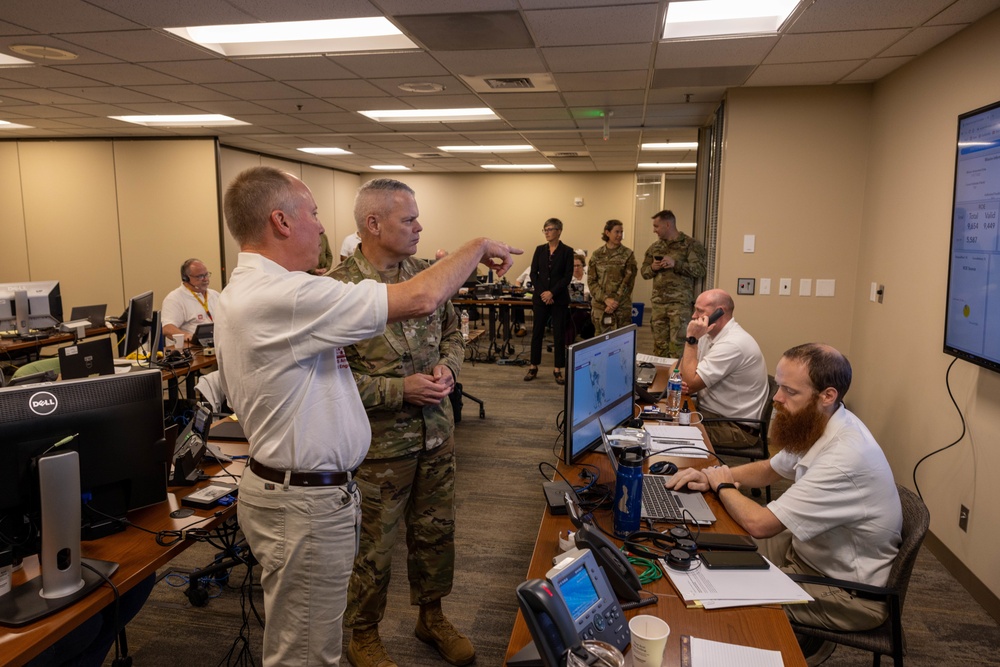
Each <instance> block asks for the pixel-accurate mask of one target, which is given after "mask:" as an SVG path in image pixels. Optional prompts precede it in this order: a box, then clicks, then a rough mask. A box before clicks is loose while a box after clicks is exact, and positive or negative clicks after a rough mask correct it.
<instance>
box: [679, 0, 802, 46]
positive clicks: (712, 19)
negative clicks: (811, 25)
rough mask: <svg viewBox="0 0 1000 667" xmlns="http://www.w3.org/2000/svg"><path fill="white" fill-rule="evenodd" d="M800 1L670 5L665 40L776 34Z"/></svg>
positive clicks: (709, 0) (712, 0)
mask: <svg viewBox="0 0 1000 667" xmlns="http://www.w3.org/2000/svg"><path fill="white" fill-rule="evenodd" d="M799 2H800V0H754V1H753V2H749V1H748V0H689V1H688V2H671V3H669V4H668V5H667V20H666V22H665V23H664V26H663V39H695V38H699V37H722V36H727V35H759V34H772V35H773V34H776V33H777V32H778V29H779V28H780V27H781V24H783V23H784V22H785V20H786V19H787V18H788V17H789V15H790V14H791V13H792V12H793V11H794V10H795V8H796V7H797V6H798V5H799Z"/></svg>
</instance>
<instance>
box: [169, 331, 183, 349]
mask: <svg viewBox="0 0 1000 667" xmlns="http://www.w3.org/2000/svg"><path fill="white" fill-rule="evenodd" d="M171 338H173V339H174V347H175V348H176V349H178V350H182V349H184V334H174V335H173V336H171Z"/></svg>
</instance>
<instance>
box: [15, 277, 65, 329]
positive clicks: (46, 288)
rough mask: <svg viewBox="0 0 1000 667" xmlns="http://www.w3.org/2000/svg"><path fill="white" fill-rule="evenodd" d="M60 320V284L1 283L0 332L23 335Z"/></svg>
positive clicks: (56, 323)
mask: <svg viewBox="0 0 1000 667" xmlns="http://www.w3.org/2000/svg"><path fill="white" fill-rule="evenodd" d="M62 321H63V308H62V296H61V295H60V293H59V281H57V280H43V281H38V282H28V283H2V284H0V331H14V330H16V331H18V332H19V333H22V334H26V333H28V332H29V331H30V330H31V329H35V330H38V329H51V328H52V327H57V326H59V324H60V323H61V322H62Z"/></svg>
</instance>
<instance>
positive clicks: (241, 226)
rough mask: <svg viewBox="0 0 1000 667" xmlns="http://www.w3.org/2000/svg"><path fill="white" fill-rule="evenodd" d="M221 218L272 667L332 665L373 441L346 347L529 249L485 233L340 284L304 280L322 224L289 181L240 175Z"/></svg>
mask: <svg viewBox="0 0 1000 667" xmlns="http://www.w3.org/2000/svg"><path fill="white" fill-rule="evenodd" d="M225 213H226V224H227V225H228V226H229V230H230V232H231V233H232V235H233V237H234V238H235V239H236V240H237V242H238V243H239V244H240V255H239V261H238V265H237V267H236V269H235V270H234V271H233V274H232V279H231V280H230V282H229V284H228V285H227V286H226V289H225V290H223V292H222V296H221V299H220V304H219V310H220V316H219V317H218V318H217V323H216V329H215V339H216V342H217V344H218V354H219V370H220V371H221V376H222V383H223V387H224V390H225V393H226V396H227V397H228V398H229V402H230V405H232V407H233V408H234V410H235V412H236V414H237V415H239V417H240V422H241V423H242V424H243V429H244V431H245V432H246V435H247V439H248V440H249V443H250V460H249V464H248V467H247V469H246V471H245V472H244V474H243V478H242V480H241V482H240V502H239V509H238V512H239V522H240V527H241V528H242V529H243V531H244V533H245V534H246V537H247V541H248V543H249V544H250V548H251V550H252V552H253V554H254V556H255V557H256V558H257V560H258V562H260V564H261V567H262V571H263V574H262V577H261V583H262V586H263V589H264V609H265V614H266V624H265V627H264V664H265V665H267V666H275V665H282V666H285V665H337V664H339V662H340V654H341V637H342V627H341V626H342V620H343V614H344V607H345V604H346V599H347V584H348V581H349V579H350V576H351V570H352V567H353V564H354V556H355V552H356V549H357V530H358V528H359V522H360V508H359V503H360V498H359V493H358V490H357V486H356V485H355V483H354V482H353V480H352V479H351V472H350V471H352V470H354V469H355V468H356V467H357V466H358V465H359V464H360V463H361V461H362V460H363V459H364V457H365V454H366V453H367V451H368V446H369V443H370V441H371V428H370V426H369V422H368V417H367V416H366V414H365V409H364V406H363V405H362V403H361V398H360V397H359V395H358V389H357V386H356V384H355V382H354V377H353V376H352V374H351V369H350V367H349V366H348V363H347V357H346V355H345V354H344V350H343V348H344V347H346V346H348V345H351V344H353V343H357V342H360V341H362V340H365V339H367V338H371V337H373V336H376V335H379V334H381V333H382V331H383V329H384V328H385V325H386V323H387V322H395V321H401V320H407V319H411V318H414V317H419V316H426V315H428V314H430V313H432V312H434V310H436V309H437V308H438V306H440V305H441V304H442V303H444V302H445V301H446V300H447V299H448V298H449V297H450V296H451V295H452V294H454V293H455V292H456V291H457V290H458V287H459V285H461V284H462V282H463V281H464V280H465V278H466V277H467V276H468V275H469V274H470V273H471V272H472V270H473V269H474V268H475V266H476V264H477V263H478V262H479V261H482V262H484V263H486V264H487V265H488V266H490V268H492V269H494V270H496V271H498V273H499V274H500V275H503V273H505V272H506V271H507V269H509V268H510V264H511V257H510V254H511V252H514V253H519V252H520V251H518V250H512V249H510V248H509V247H508V246H507V245H505V244H503V243H498V242H496V241H490V240H489V239H483V238H480V239H476V240H474V241H470V242H469V243H467V244H465V245H463V246H462V247H461V248H459V249H458V250H456V251H455V252H453V253H452V254H451V255H449V256H448V257H446V258H444V259H443V260H441V261H439V262H437V263H436V264H435V265H434V266H432V267H430V268H429V269H427V270H426V271H423V272H421V273H420V274H419V275H418V276H415V277H414V278H412V279H410V280H407V281H405V282H402V283H399V284H394V285H385V284H383V283H377V282H375V281H362V282H361V283H358V284H345V283H341V282H339V281H336V280H330V279H329V278H326V277H322V276H314V275H311V274H309V271H310V270H312V269H313V268H314V267H315V266H316V257H317V253H318V252H319V248H320V233H322V232H323V225H322V223H320V221H319V216H318V210H317V206H316V202H315V200H314V199H313V196H312V193H311V192H310V191H309V188H308V187H306V185H305V184H304V183H303V182H302V181H300V180H299V179H297V178H295V177H294V176H291V175H290V174H287V173H284V172H281V171H279V170H277V169H274V168H272V167H254V168H251V169H248V170H246V171H244V172H242V173H241V174H240V175H239V176H237V177H236V179H234V181H233V182H232V183H231V184H230V186H229V188H228V189H227V191H226V196H225Z"/></svg>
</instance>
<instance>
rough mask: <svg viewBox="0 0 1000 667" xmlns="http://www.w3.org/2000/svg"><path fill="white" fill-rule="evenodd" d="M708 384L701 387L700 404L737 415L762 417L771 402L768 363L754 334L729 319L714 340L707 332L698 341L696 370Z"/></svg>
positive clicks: (727, 415) (749, 417)
mask: <svg viewBox="0 0 1000 667" xmlns="http://www.w3.org/2000/svg"><path fill="white" fill-rule="evenodd" d="M695 372H696V373H697V374H698V377H699V378H701V381H702V382H704V383H705V388H704V389H701V390H699V391H698V405H699V406H700V407H703V408H705V409H706V410H711V411H712V412H714V413H716V414H718V415H722V416H723V417H732V418H735V419H759V418H760V413H761V411H762V410H763V409H764V404H765V403H766V402H767V389H768V388H767V366H766V365H765V364H764V355H763V353H761V351H760V346H758V345H757V341H755V340H754V338H753V336H751V335H750V334H748V333H747V332H746V330H745V329H744V328H743V327H741V326H740V325H739V322H737V321H736V320H729V321H728V322H726V326H724V327H722V330H721V331H720V332H719V334H718V335H717V336H716V337H715V339H714V340H713V339H712V337H711V336H709V335H708V334H705V335H704V336H702V337H701V339H700V340H699V341H698V368H697V370H696V371H695Z"/></svg>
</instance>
